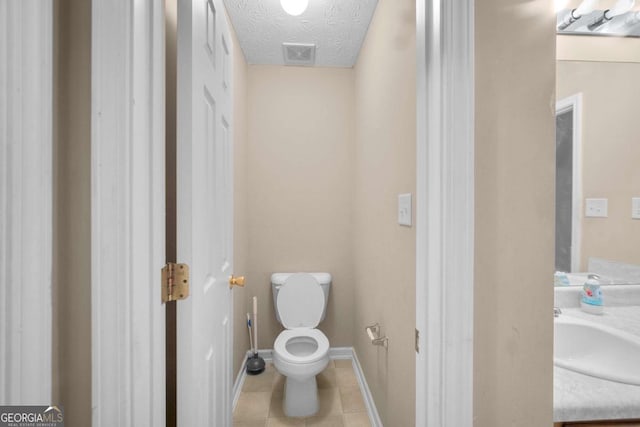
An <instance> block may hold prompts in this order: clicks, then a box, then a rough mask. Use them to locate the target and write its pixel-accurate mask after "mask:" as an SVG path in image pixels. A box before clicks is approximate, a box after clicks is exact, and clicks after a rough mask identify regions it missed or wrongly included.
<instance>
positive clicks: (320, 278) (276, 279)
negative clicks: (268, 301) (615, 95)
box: [271, 273, 331, 324]
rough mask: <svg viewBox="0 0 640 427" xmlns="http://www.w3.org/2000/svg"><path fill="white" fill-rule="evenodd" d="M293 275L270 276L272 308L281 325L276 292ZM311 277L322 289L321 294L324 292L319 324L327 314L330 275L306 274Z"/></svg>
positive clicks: (274, 274) (277, 274)
mask: <svg viewBox="0 0 640 427" xmlns="http://www.w3.org/2000/svg"><path fill="white" fill-rule="evenodd" d="M292 274H295V273H273V274H272V275H271V291H272V292H271V293H272V294H273V306H274V307H275V309H276V318H277V319H278V322H280V324H282V321H281V320H280V313H278V291H280V287H281V286H282V285H284V283H285V282H286V281H287V279H288V278H289V276H291V275H292ZM308 274H310V275H312V276H313V277H314V278H315V279H316V281H317V282H318V283H319V284H320V287H321V288H322V292H324V309H323V310H322V317H321V318H320V322H322V321H323V320H324V317H325V316H326V314H327V303H328V301H329V290H330V288H331V274H330V273H308Z"/></svg>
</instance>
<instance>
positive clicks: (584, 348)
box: [553, 314, 640, 385]
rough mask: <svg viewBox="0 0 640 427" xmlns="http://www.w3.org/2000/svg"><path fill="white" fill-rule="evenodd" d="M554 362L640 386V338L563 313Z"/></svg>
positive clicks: (557, 322)
mask: <svg viewBox="0 0 640 427" xmlns="http://www.w3.org/2000/svg"><path fill="white" fill-rule="evenodd" d="M553 363H554V365H556V366H559V367H561V368H565V369H569V370H571V371H574V372H578V373H581V374H585V375H590V376H593V377H597V378H602V379H605V380H610V381H616V382H619V383H624V384H633V385H640V337H637V336H635V335H631V334H628V333H626V332H624V331H620V330H618V329H614V328H610V327H607V326H603V325H600V324H598V323H595V322H591V321H588V320H583V319H578V318H576V317H571V316H567V315H565V314H561V315H560V316H559V317H556V318H554V350H553Z"/></svg>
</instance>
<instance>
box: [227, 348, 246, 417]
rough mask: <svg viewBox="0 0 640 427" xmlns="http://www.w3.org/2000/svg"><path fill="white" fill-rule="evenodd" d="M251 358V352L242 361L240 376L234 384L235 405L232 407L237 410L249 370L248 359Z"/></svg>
mask: <svg viewBox="0 0 640 427" xmlns="http://www.w3.org/2000/svg"><path fill="white" fill-rule="evenodd" d="M248 357H249V352H248V351H247V354H245V355H244V359H242V363H241V364H240V370H239V371H238V375H236V381H235V382H234V383H233V403H231V405H232V406H231V407H232V408H234V409H235V407H236V405H237V404H238V399H239V398H240V392H242V386H243V385H244V379H245V378H246V376H247V370H246V369H245V366H247V358H248Z"/></svg>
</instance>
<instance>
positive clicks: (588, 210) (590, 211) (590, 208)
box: [584, 199, 609, 218]
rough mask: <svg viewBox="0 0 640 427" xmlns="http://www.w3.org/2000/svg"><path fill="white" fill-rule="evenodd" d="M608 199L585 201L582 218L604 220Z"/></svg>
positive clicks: (606, 215)
mask: <svg viewBox="0 0 640 427" xmlns="http://www.w3.org/2000/svg"><path fill="white" fill-rule="evenodd" d="M608 205H609V200H608V199H586V200H585V212H584V216H585V217H587V218H606V217H608V216H609V213H608Z"/></svg>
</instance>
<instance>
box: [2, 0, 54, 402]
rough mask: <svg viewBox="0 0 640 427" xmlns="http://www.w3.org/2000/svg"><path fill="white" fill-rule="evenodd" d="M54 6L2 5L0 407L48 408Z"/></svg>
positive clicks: (32, 0) (29, 1)
mask: <svg viewBox="0 0 640 427" xmlns="http://www.w3.org/2000/svg"><path fill="white" fill-rule="evenodd" d="M52 34H53V2H52V1H50V0H49V1H38V0H26V1H18V2H15V1H3V2H0V93H1V94H2V95H1V96H0V236H1V237H0V404H3V405H18V404H19V405H41V404H49V403H51V387H52V379H51V375H52V366H51V360H52V359H51V358H52V329H51V324H52V303H51V284H52V277H51V276H52V271H51V266H52V264H51V262H52V261H51V260H52V255H53V254H52V232H53V221H52V191H53V188H52V182H53V179H52V144H53V143H52V141H53V131H52V110H53V98H52V94H53V86H52V84H53V66H52V52H53V45H52V40H53V37H52Z"/></svg>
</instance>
